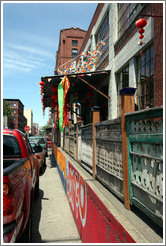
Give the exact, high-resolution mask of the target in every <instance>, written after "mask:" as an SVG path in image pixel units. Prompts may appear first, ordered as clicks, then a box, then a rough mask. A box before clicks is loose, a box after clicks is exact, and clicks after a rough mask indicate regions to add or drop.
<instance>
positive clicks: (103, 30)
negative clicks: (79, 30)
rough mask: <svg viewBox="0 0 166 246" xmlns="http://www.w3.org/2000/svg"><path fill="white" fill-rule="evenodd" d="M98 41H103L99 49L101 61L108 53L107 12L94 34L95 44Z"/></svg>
mask: <svg viewBox="0 0 166 246" xmlns="http://www.w3.org/2000/svg"><path fill="white" fill-rule="evenodd" d="M100 41H103V42H105V45H102V46H101V47H100V48H99V49H100V51H101V56H100V59H99V61H100V62H101V61H103V60H104V58H105V57H106V56H107V54H108V45H109V13H107V15H106V17H105V19H104V21H103V23H102V25H101V27H100V29H99V31H98V32H97V34H96V45H98V44H99V43H100Z"/></svg>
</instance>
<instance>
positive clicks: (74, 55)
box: [72, 49, 78, 57]
mask: <svg viewBox="0 0 166 246" xmlns="http://www.w3.org/2000/svg"><path fill="white" fill-rule="evenodd" d="M77 55H78V50H77V49H72V57H76V56H77Z"/></svg>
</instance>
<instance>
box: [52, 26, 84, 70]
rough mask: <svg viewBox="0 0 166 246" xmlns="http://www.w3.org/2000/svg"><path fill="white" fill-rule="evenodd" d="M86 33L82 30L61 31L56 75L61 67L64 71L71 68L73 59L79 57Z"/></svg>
mask: <svg viewBox="0 0 166 246" xmlns="http://www.w3.org/2000/svg"><path fill="white" fill-rule="evenodd" d="M85 34H86V31H85V30H82V29H80V28H73V27H71V28H66V29H62V30H61V31H60V37H59V47H58V51H57V53H56V67H55V74H56V70H57V69H58V68H59V67H60V66H61V65H63V64H64V66H62V67H61V69H63V68H64V67H65V66H66V67H69V66H70V64H71V63H72V62H71V63H70V62H68V61H70V60H71V59H73V58H75V57H76V56H78V52H79V49H80V47H81V45H82V42H83V40H84V37H85ZM66 62H68V63H67V64H65V63H66Z"/></svg>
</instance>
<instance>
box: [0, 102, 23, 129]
mask: <svg viewBox="0 0 166 246" xmlns="http://www.w3.org/2000/svg"><path fill="white" fill-rule="evenodd" d="M4 100H5V101H6V102H7V103H8V104H9V106H10V108H11V110H12V114H11V117H12V128H15V129H18V130H20V131H22V132H23V131H24V126H25V119H24V115H23V112H24V105H23V104H22V102H21V101H20V100H19V99H4ZM10 125H11V124H10Z"/></svg>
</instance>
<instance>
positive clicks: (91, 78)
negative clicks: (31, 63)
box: [41, 70, 110, 108]
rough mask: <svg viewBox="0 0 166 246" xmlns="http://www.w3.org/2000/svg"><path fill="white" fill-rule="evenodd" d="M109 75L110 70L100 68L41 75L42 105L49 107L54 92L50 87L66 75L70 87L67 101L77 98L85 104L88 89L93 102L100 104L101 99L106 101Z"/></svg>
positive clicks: (57, 83) (107, 98)
mask: <svg viewBox="0 0 166 246" xmlns="http://www.w3.org/2000/svg"><path fill="white" fill-rule="evenodd" d="M109 75H110V70H102V71H93V72H86V73H72V74H63V75H54V76H46V77H42V78H41V80H42V81H44V82H45V84H44V87H43V92H42V93H43V94H42V95H43V106H44V107H45V108H46V107H50V108H51V105H52V104H51V100H52V98H51V96H52V95H53V94H55V93H54V92H53V91H52V89H51V88H52V86H56V85H59V83H60V82H61V80H62V79H63V77H64V76H67V77H68V79H69V81H70V88H69V91H68V95H67V96H68V99H69V101H70V100H75V98H77V100H78V101H79V103H81V104H85V102H86V101H87V100H88V97H87V95H88V92H89V91H91V92H92V93H93V102H92V103H93V104H100V102H101V103H102V102H103V100H107V101H108V100H109V97H108V84H109ZM101 98H102V99H101ZM93 106H96V105H93ZM97 106H101V105H97Z"/></svg>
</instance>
